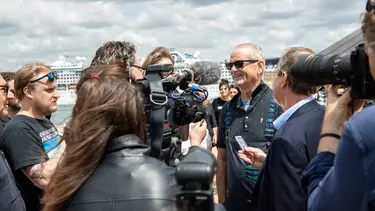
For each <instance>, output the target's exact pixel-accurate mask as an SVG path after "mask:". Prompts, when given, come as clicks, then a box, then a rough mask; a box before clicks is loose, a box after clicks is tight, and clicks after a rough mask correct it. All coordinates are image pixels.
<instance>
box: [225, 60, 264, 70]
mask: <svg viewBox="0 0 375 211" xmlns="http://www.w3.org/2000/svg"><path fill="white" fill-rule="evenodd" d="M258 61H259V60H238V61H235V62H228V63H226V64H225V66H226V67H227V69H228V70H231V69H232V67H233V66H235V67H236V69H241V68H243V67H244V63H245V62H248V63H250V64H253V63H255V62H258Z"/></svg>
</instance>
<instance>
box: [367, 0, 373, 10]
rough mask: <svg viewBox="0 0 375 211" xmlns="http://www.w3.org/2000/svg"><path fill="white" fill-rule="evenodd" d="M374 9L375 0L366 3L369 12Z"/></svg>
mask: <svg viewBox="0 0 375 211" xmlns="http://www.w3.org/2000/svg"><path fill="white" fill-rule="evenodd" d="M373 9H375V0H368V1H367V4H366V10H367V12H371V10H373Z"/></svg>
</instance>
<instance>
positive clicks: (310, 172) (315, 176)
mask: <svg viewBox="0 0 375 211" xmlns="http://www.w3.org/2000/svg"><path fill="white" fill-rule="evenodd" d="M366 9H367V12H366V13H365V14H364V15H363V20H362V31H363V34H364V39H365V52H366V54H367V56H368V63H369V67H370V72H371V75H372V77H373V78H375V10H374V9H375V7H374V3H373V1H368V3H367V8H366ZM355 71H361V70H355ZM337 91H338V87H337V86H333V87H332V88H331V89H330V91H329V93H328V100H327V105H326V113H325V117H324V122H323V128H322V135H321V139H320V144H319V148H318V154H317V156H316V157H315V158H314V159H313V160H312V161H311V162H310V164H309V165H308V166H307V168H306V169H305V172H304V176H303V178H302V181H303V183H304V185H305V187H306V188H307V190H308V194H309V201H308V210H319V211H328V210H329V211H349V210H361V211H362V210H363V211H364V210H375V199H374V196H375V179H374V178H375V159H374V157H375V144H374V137H375V130H374V128H375V118H374V114H375V107H374V106H370V107H367V108H365V109H363V110H362V111H361V112H358V113H356V114H355V115H354V116H353V117H352V118H351V119H350V121H348V122H347V123H345V125H344V122H345V121H346V120H347V119H348V118H349V117H350V115H351V114H352V113H353V111H356V110H357V109H359V108H360V107H361V106H362V105H363V101H359V100H356V101H353V100H352V99H351V97H350V93H349V92H350V90H346V91H345V93H344V94H342V96H340V97H339V96H338V94H337ZM372 91H373V90H372Z"/></svg>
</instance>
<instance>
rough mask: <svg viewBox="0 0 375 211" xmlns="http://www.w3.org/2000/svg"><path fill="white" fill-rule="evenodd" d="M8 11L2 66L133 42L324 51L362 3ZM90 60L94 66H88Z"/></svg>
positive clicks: (223, 49)
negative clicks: (109, 43)
mask: <svg viewBox="0 0 375 211" xmlns="http://www.w3.org/2000/svg"><path fill="white" fill-rule="evenodd" d="M0 3H2V4H1V5H2V6H1V7H0V38H1V39H0V45H1V47H2V51H0V64H1V66H0V69H3V70H16V69H17V68H18V67H19V66H20V65H22V64H25V63H26V62H29V61H35V60H38V61H44V62H46V63H51V62H53V61H54V60H56V59H57V58H58V56H59V55H60V54H63V53H67V54H69V55H70V58H75V57H76V56H85V57H87V58H88V59H89V60H90V59H91V58H92V56H93V55H94V53H95V51H96V49H97V48H98V47H100V46H101V45H102V44H103V43H104V42H105V41H109V40H126V41H130V42H133V43H134V44H136V45H137V47H138V56H139V57H143V56H145V55H147V53H148V52H150V51H151V50H152V49H153V48H154V47H157V46H165V47H172V48H175V49H176V50H177V51H181V52H190V53H192V52H195V51H200V52H201V57H202V58H205V59H211V60H215V61H224V60H225V59H228V58H229V56H230V53H231V50H232V49H233V47H234V46H236V45H238V44H239V43H241V42H253V43H257V44H259V45H260V46H261V47H262V48H263V50H264V52H265V55H266V56H267V57H276V56H279V55H280V54H281V52H282V50H283V49H284V48H286V47H289V46H305V47H309V48H312V49H313V50H315V51H316V52H319V51H321V50H323V49H324V48H326V47H328V46H329V45H331V44H333V43H334V42H336V41H338V40H339V39H341V38H342V37H344V36H345V35H347V34H349V33H351V32H352V31H354V30H355V29H357V28H359V27H360V13H361V12H363V11H364V8H365V4H364V3H363V2H361V1H341V2H340V3H339V4H338V3H337V1H336V0H306V1H297V0H267V1H261V0H252V1H248V0H155V1H153V0H126V1H125V0H108V1H107V0H106V1H94V0H64V1H63V0H33V1H26V0H14V1H5V0H0ZM88 63H89V61H88Z"/></svg>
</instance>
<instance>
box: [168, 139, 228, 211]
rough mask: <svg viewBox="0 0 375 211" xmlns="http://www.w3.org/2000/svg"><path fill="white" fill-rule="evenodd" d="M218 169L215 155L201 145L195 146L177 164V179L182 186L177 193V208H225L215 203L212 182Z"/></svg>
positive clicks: (203, 210)
mask: <svg viewBox="0 0 375 211" xmlns="http://www.w3.org/2000/svg"><path fill="white" fill-rule="evenodd" d="M216 169H217V161H216V158H215V157H214V155H213V154H212V153H211V152H210V151H208V150H206V149H203V148H201V147H197V146H193V147H191V148H190V149H189V152H188V154H187V156H186V157H185V158H184V159H183V160H182V161H181V162H180V163H179V164H178V165H177V168H176V174H175V177H176V181H177V183H178V184H179V185H181V186H182V189H181V192H180V193H179V194H177V196H176V198H177V208H178V210H181V211H214V210H215V211H219V210H225V208H224V207H223V206H221V205H216V206H215V204H214V199H213V190H212V188H211V184H212V181H213V178H214V176H215V173H216Z"/></svg>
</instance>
